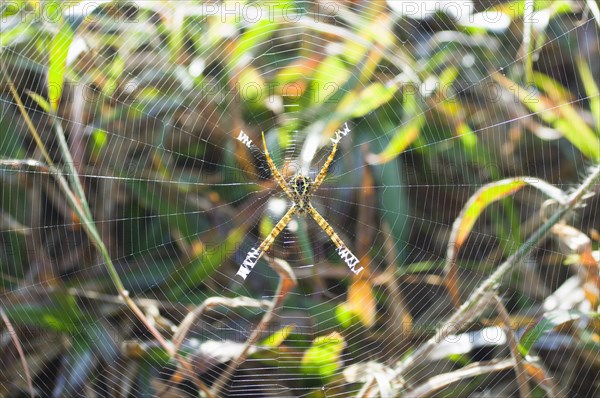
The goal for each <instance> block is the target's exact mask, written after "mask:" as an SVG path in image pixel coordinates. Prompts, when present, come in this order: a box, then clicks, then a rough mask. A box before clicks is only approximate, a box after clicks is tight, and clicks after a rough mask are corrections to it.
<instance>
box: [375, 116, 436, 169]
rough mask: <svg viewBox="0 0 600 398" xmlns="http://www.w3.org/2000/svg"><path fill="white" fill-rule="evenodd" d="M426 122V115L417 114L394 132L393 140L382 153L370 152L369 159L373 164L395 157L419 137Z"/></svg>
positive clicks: (385, 161)
mask: <svg viewBox="0 0 600 398" xmlns="http://www.w3.org/2000/svg"><path fill="white" fill-rule="evenodd" d="M424 124H425V117H423V116H422V115H419V116H415V117H414V118H413V119H412V120H410V121H409V122H408V123H407V124H405V125H403V126H402V127H400V128H399V129H398V130H397V131H396V132H395V133H394V136H393V138H392V140H391V141H390V143H389V144H388V146H387V147H386V148H385V149H384V150H383V151H382V152H381V153H379V154H376V155H375V154H369V156H367V161H368V162H369V163H371V164H382V163H387V162H389V161H390V160H392V159H394V158H395V157H396V156H398V155H399V154H401V153H402V152H403V151H404V150H406V148H408V147H409V146H410V144H412V143H413V142H414V141H415V140H416V139H417V138H418V137H419V135H420V134H421V128H422V127H423V125H424Z"/></svg>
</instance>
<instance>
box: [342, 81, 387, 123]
mask: <svg viewBox="0 0 600 398" xmlns="http://www.w3.org/2000/svg"><path fill="white" fill-rule="evenodd" d="M396 91H398V87H397V86H396V85H389V86H386V85H383V84H381V83H373V84H370V85H369V86H367V87H365V89H364V90H362V91H361V92H360V94H359V97H358V102H356V103H354V108H353V111H352V114H351V116H352V117H360V116H364V115H366V114H367V113H369V112H371V111H373V110H374V109H377V108H379V107H380V106H382V105H383V104H386V103H388V102H389V101H390V100H391V99H392V98H394V94H395V93H396Z"/></svg>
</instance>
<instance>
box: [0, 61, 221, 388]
mask: <svg viewBox="0 0 600 398" xmlns="http://www.w3.org/2000/svg"><path fill="white" fill-rule="evenodd" d="M0 68H1V69H2V71H3V75H4V78H5V79H6V81H7V82H8V85H9V87H10V91H11V93H12V95H13V97H14V99H15V102H16V103H17V106H18V108H19V110H20V112H21V114H22V116H23V118H24V119H25V123H26V124H27V127H28V128H29V131H30V133H31V135H32V136H33V137H34V140H35V141H36V144H37V145H38V148H39V149H40V151H42V154H43V155H44V158H45V159H46V161H47V162H48V165H44V164H42V163H41V162H37V164H36V166H37V167H41V168H44V167H45V168H46V171H48V172H50V173H51V174H52V175H53V176H54V177H55V178H56V179H57V181H58V183H59V186H60V188H61V189H62V191H63V193H64V194H65V196H66V197H67V201H68V202H69V204H70V206H71V207H72V208H73V210H74V211H75V212H76V213H77V215H78V216H79V218H80V220H81V224H82V226H83V229H84V231H85V232H86V234H87V235H88V237H89V239H90V240H91V241H92V243H93V244H94V246H95V247H96V249H97V250H98V251H99V252H100V254H101V256H102V258H103V260H104V265H105V267H106V269H107V271H108V273H109V275H110V277H111V279H112V282H113V284H114V286H115V288H116V289H117V291H118V293H119V295H120V296H121V298H122V299H123V301H124V302H125V303H126V304H127V306H128V307H129V309H130V310H131V311H132V312H133V313H134V314H135V316H136V317H137V318H138V320H139V321H140V322H141V323H142V324H143V325H144V326H145V327H146V329H147V330H148V331H149V332H150V334H151V335H152V336H153V337H154V338H155V339H156V340H157V341H158V343H159V344H160V345H161V346H162V347H163V349H164V350H165V351H166V352H167V353H168V354H169V356H170V357H172V358H175V359H177V360H178V361H179V362H180V364H181V365H182V366H183V368H184V369H186V370H187V371H189V372H190V373H191V378H192V380H193V381H194V383H195V384H196V386H197V387H198V389H200V390H202V391H204V392H206V393H207V395H209V396H210V391H209V389H208V387H207V386H206V385H205V384H204V383H203V382H202V381H201V380H200V379H199V378H198V377H195V376H194V375H193V374H192V373H193V372H192V370H191V366H190V364H189V363H188V362H187V360H185V359H184V358H182V357H181V356H180V355H177V352H176V350H175V349H174V348H173V345H172V344H171V343H169V342H168V341H167V340H166V339H165V338H164V336H163V335H162V334H161V333H160V332H159V331H158V329H156V327H155V326H154V325H153V324H152V323H151V322H150V321H149V320H148V319H147V318H146V316H145V315H144V313H143V312H142V310H141V309H140V308H139V307H138V305H137V304H136V303H135V302H134V301H133V300H132V299H131V297H129V292H128V291H127V290H126V289H125V285H123V282H122V280H121V277H120V276H119V274H118V272H117V269H116V268H115V265H114V263H113V262H112V258H111V257H110V254H109V253H108V250H107V248H106V246H105V245H104V242H103V240H102V238H101V237H100V235H99V233H98V229H97V228H96V225H95V223H94V220H93V217H92V214H91V212H90V210H89V207H88V204H87V200H86V198H85V192H84V191H83V188H82V186H81V184H80V182H79V177H78V175H77V171H76V170H74V165H73V164H72V161H71V164H70V165H69V166H70V168H71V170H70V171H71V180H72V183H73V185H74V186H75V191H76V192H77V193H78V194H79V197H78V196H76V195H75V193H74V192H73V190H72V189H71V187H70V186H69V183H68V182H67V180H66V179H65V178H64V176H63V174H62V173H61V172H60V171H59V170H58V169H57V168H56V167H55V166H54V163H53V161H52V158H51V157H50V156H49V154H48V151H47V150H46V146H45V144H44V142H42V140H41V138H40V136H39V134H38V132H37V130H36V128H35V126H34V125H33V122H32V121H31V118H30V117H29V115H28V113H27V111H26V110H25V107H24V105H23V103H22V101H21V99H20V97H19V95H18V92H17V90H16V88H15V86H14V84H13V82H12V79H11V78H10V76H9V75H8V73H7V70H6V68H5V66H4V62H3V61H2V59H0ZM53 116H54V119H53V120H54V127H55V129H56V132H57V136H58V138H59V142H60V143H61V150H62V152H63V156H64V158H65V159H72V158H71V154H70V153H69V148H68V145H67V144H66V140H64V138H65V137H64V133H63V131H62V127H61V126H60V124H59V123H58V119H57V118H56V116H55V115H53ZM63 141H64V142H63ZM34 162H36V161H34Z"/></svg>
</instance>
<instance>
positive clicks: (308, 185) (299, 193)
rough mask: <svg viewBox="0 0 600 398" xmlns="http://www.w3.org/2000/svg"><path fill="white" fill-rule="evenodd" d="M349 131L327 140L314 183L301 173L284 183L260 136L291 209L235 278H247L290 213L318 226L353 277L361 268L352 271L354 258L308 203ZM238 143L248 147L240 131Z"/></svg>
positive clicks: (245, 138) (247, 141)
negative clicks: (325, 155) (327, 149)
mask: <svg viewBox="0 0 600 398" xmlns="http://www.w3.org/2000/svg"><path fill="white" fill-rule="evenodd" d="M349 131H350V129H349V128H348V125H347V124H346V125H345V128H344V130H342V131H340V130H337V131H336V132H335V137H334V138H331V141H332V142H333V148H332V150H331V153H330V154H329V157H328V158H327V161H326V162H325V164H324V165H323V168H322V169H321V171H320V172H319V174H318V175H317V178H316V179H315V180H314V181H312V180H311V179H310V178H309V177H307V176H305V175H303V174H297V175H295V176H293V177H292V178H290V179H289V181H286V180H285V179H284V178H283V176H282V175H281V173H280V172H279V170H277V168H276V167H275V163H273V160H272V159H271V156H270V155H269V150H268V149H267V143H266V141H265V134H264V133H262V142H263V147H264V151H265V157H266V158H267V163H268V164H269V169H271V173H272V174H273V178H274V179H275V181H277V184H278V185H279V186H280V187H281V189H282V190H283V192H285V194H286V195H287V196H288V197H289V198H290V200H291V201H292V206H291V207H290V209H289V210H288V211H287V213H285V215H284V216H283V217H282V218H281V220H279V222H278V223H277V224H276V225H275V227H273V230H272V231H271V232H270V233H269V235H268V236H267V237H266V238H265V240H264V241H263V242H262V243H261V244H260V246H258V248H252V249H251V250H250V251H249V252H248V254H247V255H246V258H245V260H244V261H243V262H242V264H241V266H240V269H239V270H238V272H237V274H236V275H239V276H241V277H242V278H243V279H246V277H247V276H248V274H250V271H252V268H254V266H255V265H256V263H257V262H258V260H259V259H260V258H261V257H262V255H263V254H264V253H265V252H266V251H268V250H269V248H270V247H271V245H272V244H273V241H275V238H276V237H277V235H279V234H280V233H281V231H283V229H284V228H285V227H286V225H287V224H288V223H289V222H290V221H291V220H292V217H293V216H294V214H298V215H300V216H306V215H307V214H308V215H310V216H311V217H312V218H313V219H314V220H315V221H316V222H317V224H318V225H319V227H321V229H322V230H323V231H324V232H325V233H326V234H327V235H328V236H329V238H330V239H331V241H332V242H333V243H334V244H335V246H336V247H337V253H338V255H339V256H340V257H341V258H342V260H344V262H345V263H346V265H348V267H349V268H350V270H351V271H352V272H354V273H355V274H358V273H359V272H361V271H362V270H363V267H360V268H358V269H357V268H356V265H357V264H358V262H359V260H358V258H356V256H355V255H354V254H352V252H350V250H348V248H347V247H346V245H345V244H344V242H343V241H342V239H340V237H339V236H338V234H336V233H335V231H334V230H333V228H332V227H331V226H330V225H329V223H328V222H327V221H325V219H324V218H323V216H321V214H319V212H318V211H317V210H315V208H314V207H313V205H312V204H311V203H310V201H311V198H312V196H313V194H314V193H315V191H316V190H317V189H319V187H320V186H321V184H322V183H323V180H325V176H326V175H327V170H328V169H329V165H330V164H331V162H332V161H333V158H334V156H335V152H336V151H337V145H338V143H339V141H340V139H341V138H342V137H343V136H345V135H346V134H348V132H349ZM238 140H240V141H241V142H243V143H244V144H245V145H246V146H247V147H249V146H250V144H251V141H250V139H249V138H248V136H247V135H246V134H244V132H243V131H242V132H240V135H239V137H238Z"/></svg>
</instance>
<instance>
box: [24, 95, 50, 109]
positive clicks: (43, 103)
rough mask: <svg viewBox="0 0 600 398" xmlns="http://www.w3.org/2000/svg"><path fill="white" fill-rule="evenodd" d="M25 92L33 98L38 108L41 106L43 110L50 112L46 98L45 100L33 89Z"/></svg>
mask: <svg viewBox="0 0 600 398" xmlns="http://www.w3.org/2000/svg"><path fill="white" fill-rule="evenodd" d="M26 92H27V95H29V97H31V99H32V100H34V101H35V102H36V103H37V104H38V105H39V106H40V108H42V109H43V110H44V111H45V112H48V113H50V103H49V102H48V100H46V98H44V97H42V96H41V95H39V94H37V93H34V92H33V91H29V90H27V91H26Z"/></svg>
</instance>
